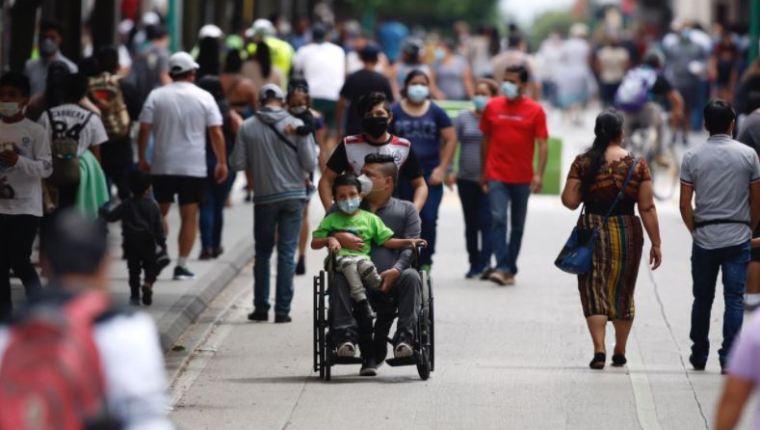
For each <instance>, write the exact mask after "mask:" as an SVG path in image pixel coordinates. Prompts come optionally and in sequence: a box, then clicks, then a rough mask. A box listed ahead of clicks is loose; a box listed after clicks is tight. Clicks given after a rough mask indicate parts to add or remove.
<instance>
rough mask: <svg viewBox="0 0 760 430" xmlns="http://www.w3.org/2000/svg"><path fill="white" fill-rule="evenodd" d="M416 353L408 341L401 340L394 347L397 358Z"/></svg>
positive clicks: (394, 355)
mask: <svg viewBox="0 0 760 430" xmlns="http://www.w3.org/2000/svg"><path fill="white" fill-rule="evenodd" d="M413 354H414V350H413V349H412V347H411V346H410V345H409V344H408V343H406V342H399V343H398V345H396V347H395V348H393V357H395V358H407V357H411V356H412V355H413Z"/></svg>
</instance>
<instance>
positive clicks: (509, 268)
mask: <svg viewBox="0 0 760 430" xmlns="http://www.w3.org/2000/svg"><path fill="white" fill-rule="evenodd" d="M529 197H530V185H529V184H507V183H504V182H499V181H489V182H488V201H489V203H490V205H491V237H492V238H493V253H494V255H495V256H496V270H499V271H501V272H505V273H511V274H512V275H516V274H517V257H518V255H519V254H520V245H521V244H522V237H523V231H524V229H525V217H526V215H527V214H528V198H529ZM508 221H509V230H508V229H507V222H508ZM507 233H509V242H507Z"/></svg>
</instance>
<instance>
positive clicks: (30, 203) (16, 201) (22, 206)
mask: <svg viewBox="0 0 760 430" xmlns="http://www.w3.org/2000/svg"><path fill="white" fill-rule="evenodd" d="M6 150H13V151H16V153H17V154H18V161H17V162H16V165H15V166H13V167H8V166H4V165H2V164H0V214H4V215H33V216H38V217H41V216H42V185H41V181H40V179H42V178H47V177H48V176H50V174H51V173H52V172H53V166H52V164H51V158H50V139H49V136H48V133H46V132H45V129H44V128H42V127H41V126H40V125H39V124H37V123H35V122H33V121H30V120H29V119H26V118H24V119H23V120H21V121H20V122H17V123H14V124H8V123H6V122H3V121H0V152H2V151H6Z"/></svg>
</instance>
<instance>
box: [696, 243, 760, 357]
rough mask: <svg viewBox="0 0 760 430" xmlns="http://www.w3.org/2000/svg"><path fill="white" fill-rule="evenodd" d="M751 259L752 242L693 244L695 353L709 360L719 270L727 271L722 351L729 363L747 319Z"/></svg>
mask: <svg viewBox="0 0 760 430" xmlns="http://www.w3.org/2000/svg"><path fill="white" fill-rule="evenodd" d="M749 260H750V244H749V242H748V243H746V244H743V245H738V246H731V247H727V248H719V249H709V250H708V249H703V248H700V247H699V246H697V245H696V244H695V245H693V247H692V255H691V276H692V280H693V282H694V287H693V293H694V304H693V305H692V308H691V333H690V337H691V340H692V342H693V345H692V347H691V352H692V357H693V358H694V360H695V361H696V362H698V363H705V362H706V361H707V356H708V353H709V351H710V340H709V339H708V335H709V332H710V311H711V309H712V304H713V300H714V299H715V283H716V281H717V280H718V271H719V270H720V271H722V272H723V298H724V301H725V311H724V313H723V345H722V347H721V349H720V351H718V356H719V357H720V364H721V366H723V367H725V365H726V360H727V358H728V353H729V352H730V351H731V345H732V344H733V343H734V338H735V337H736V335H737V334H738V333H739V330H740V329H741V327H742V321H743V319H744V303H743V296H744V290H745V287H746V282H747V268H748V266H749Z"/></svg>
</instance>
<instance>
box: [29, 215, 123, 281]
mask: <svg viewBox="0 0 760 430" xmlns="http://www.w3.org/2000/svg"><path fill="white" fill-rule="evenodd" d="M107 234H108V230H107V228H106V225H105V223H104V222H103V221H102V220H99V219H96V220H92V219H89V218H86V217H85V216H83V215H81V214H80V213H79V212H78V211H77V210H76V209H66V210H63V211H61V212H60V213H59V214H57V215H56V216H55V218H54V220H53V223H52V225H51V226H50V228H49V230H48V231H47V234H46V237H47V239H46V240H45V241H44V242H43V249H42V253H43V255H44V256H45V258H46V259H47V262H48V263H49V264H50V269H51V270H52V272H53V276H54V277H60V276H65V275H92V274H95V273H97V271H98V270H99V269H100V266H101V264H102V263H103V259H104V258H105V257H106V251H107V250H108V240H107V238H106V236H107Z"/></svg>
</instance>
